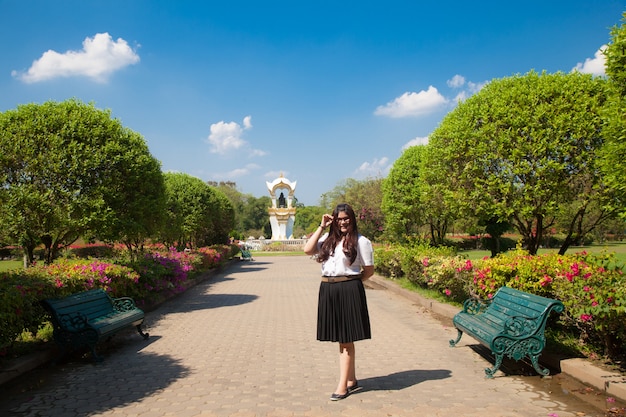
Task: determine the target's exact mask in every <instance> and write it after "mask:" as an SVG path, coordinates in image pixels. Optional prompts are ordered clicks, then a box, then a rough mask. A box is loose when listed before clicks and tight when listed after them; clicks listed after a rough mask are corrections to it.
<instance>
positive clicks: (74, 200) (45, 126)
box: [0, 100, 160, 263]
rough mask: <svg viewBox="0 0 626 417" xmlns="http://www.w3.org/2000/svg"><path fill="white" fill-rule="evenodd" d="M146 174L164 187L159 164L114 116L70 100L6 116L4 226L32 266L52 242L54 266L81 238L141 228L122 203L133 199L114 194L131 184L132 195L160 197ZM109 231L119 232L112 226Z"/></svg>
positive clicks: (0, 145) (0, 118)
mask: <svg viewBox="0 0 626 417" xmlns="http://www.w3.org/2000/svg"><path fill="white" fill-rule="evenodd" d="M137 159H139V160H137ZM146 168H147V169H148V170H147V171H146V172H144V171H142V170H143V169H146ZM144 174H145V176H146V178H147V179H148V180H156V181H157V182H158V177H159V175H160V171H159V169H158V163H157V162H156V161H155V160H154V159H153V158H152V157H151V156H150V154H149V152H148V150H147V147H146V146H145V143H143V140H142V139H141V138H140V137H139V136H138V135H137V134H136V133H134V132H132V131H130V130H129V129H126V128H124V127H123V126H122V124H121V123H120V122H119V121H118V120H116V119H113V118H112V117H111V114H110V112H109V111H105V110H99V109H97V108H95V107H94V106H93V105H92V104H84V103H82V102H80V101H78V100H67V101H64V102H60V103H59V102H53V101H49V102H46V103H43V104H26V105H21V106H18V108H17V109H15V110H9V111H6V112H4V113H1V114H0V203H1V204H0V206H1V208H0V224H2V228H3V229H4V233H5V234H6V235H8V236H9V237H10V239H11V240H12V241H13V242H15V243H17V244H20V245H22V246H23V247H24V248H25V252H26V255H27V261H28V262H32V261H33V260H34V259H33V249H34V248H35V247H36V246H37V245H40V244H43V245H44V247H45V261H46V262H48V263H50V262H52V260H53V259H54V257H55V256H56V254H57V252H58V251H59V250H60V249H62V248H63V247H65V246H68V245H70V244H71V243H73V242H75V241H76V240H77V239H78V238H79V237H81V236H84V235H86V234H89V233H98V232H102V231H103V230H105V229H106V228H107V225H110V224H112V223H116V222H119V224H122V223H124V224H131V223H132V222H136V223H135V225H138V224H139V223H141V222H142V221H143V219H142V218H141V216H140V215H139V217H136V216H137V215H138V213H137V212H136V211H135V210H132V209H131V210H126V208H127V207H128V206H126V208H125V207H123V206H122V204H127V205H132V204H133V202H132V201H124V202H121V201H116V196H115V195H114V192H113V190H116V189H124V190H125V191H124V192H126V194H125V195H126V196H128V197H129V198H130V197H131V196H129V193H128V187H127V186H128V184H127V183H126V181H127V180H129V179H130V181H131V182H132V181H134V183H133V184H132V188H133V194H132V198H137V199H142V198H144V197H146V196H148V195H150V197H147V198H148V199H149V200H150V201H153V200H154V201H156V200H158V196H156V195H155V194H154V193H157V194H158V193H159V192H160V191H159V190H158V187H157V188H153V184H148V182H147V181H144V182H142V181H135V180H136V178H137V177H138V176H141V175H144ZM144 201H145V200H144ZM133 216H135V217H133ZM146 227H147V226H146ZM138 230H139V227H138V228H137V229H133V230H129V233H131V234H135V233H138V232H137V231H138ZM118 231H119V229H118ZM107 233H108V235H109V236H111V237H113V235H114V234H115V233H114V232H113V229H112V228H111V229H109V230H108V232H107ZM129 236H130V235H129Z"/></svg>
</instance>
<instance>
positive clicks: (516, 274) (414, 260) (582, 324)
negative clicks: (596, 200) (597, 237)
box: [375, 247, 626, 359]
mask: <svg viewBox="0 0 626 417" xmlns="http://www.w3.org/2000/svg"><path fill="white" fill-rule="evenodd" d="M375 257H376V270H377V272H378V273H380V274H383V275H386V276H389V277H406V278H408V279H409V280H410V281H411V282H413V283H414V284H416V285H418V286H420V287H423V288H431V289H435V290H437V291H439V292H441V293H443V294H445V295H446V296H447V297H448V298H449V299H450V300H454V301H457V302H460V301H463V300H464V299H467V298H469V297H479V298H484V299H488V298H490V297H492V296H493V295H494V294H495V292H496V291H497V290H498V288H500V287H502V286H509V287H512V288H516V289H519V290H522V291H526V292H529V293H533V294H537V295H542V296H545V297H549V298H556V299H559V300H561V301H562V302H563V304H565V307H566V309H565V312H564V313H563V314H562V315H561V316H559V318H558V325H559V328H560V329H561V330H563V331H567V332H568V333H569V334H574V335H575V337H576V338H578V339H579V340H580V343H581V348H585V349H588V350H590V351H595V352H599V353H601V354H603V355H605V356H606V357H608V358H611V359H618V358H621V357H622V356H624V355H625V354H626V348H625V347H624V346H625V343H624V341H626V282H625V280H624V278H625V277H624V272H623V266H622V265H619V264H617V263H616V261H615V259H614V257H613V256H612V255H608V254H603V255H591V254H588V253H585V252H581V253H575V254H572V255H558V254H556V253H551V254H545V255H536V256H530V255H528V253H526V252H525V251H522V250H514V251H510V252H507V253H503V254H500V255H499V256H497V257H495V258H485V259H482V260H478V261H470V260H467V259H464V258H463V257H461V256H457V255H442V254H439V253H433V251H432V250H430V249H428V248H424V247H419V248H412V249H407V248H398V247H385V248H379V249H377V250H376V253H375Z"/></svg>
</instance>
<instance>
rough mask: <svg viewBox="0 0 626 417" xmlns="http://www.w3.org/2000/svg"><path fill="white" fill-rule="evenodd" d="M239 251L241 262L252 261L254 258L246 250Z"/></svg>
mask: <svg viewBox="0 0 626 417" xmlns="http://www.w3.org/2000/svg"><path fill="white" fill-rule="evenodd" d="M240 250H241V260H242V261H254V258H253V257H252V253H250V250H248V249H244V248H242V249H240Z"/></svg>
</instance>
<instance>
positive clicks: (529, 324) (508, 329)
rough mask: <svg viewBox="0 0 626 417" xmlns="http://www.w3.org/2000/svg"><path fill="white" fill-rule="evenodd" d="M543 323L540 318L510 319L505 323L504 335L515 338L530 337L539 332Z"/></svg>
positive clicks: (518, 317)
mask: <svg viewBox="0 0 626 417" xmlns="http://www.w3.org/2000/svg"><path fill="white" fill-rule="evenodd" d="M541 323H542V321H541V320H540V319H539V318H538V317H523V316H514V317H510V318H509V319H508V320H507V321H506V322H505V323H504V330H503V332H502V333H503V334H506V335H509V336H513V337H522V336H529V335H532V334H534V333H535V332H536V331H537V329H538V328H539V326H541Z"/></svg>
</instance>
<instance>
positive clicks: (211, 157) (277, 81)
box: [0, 0, 626, 205]
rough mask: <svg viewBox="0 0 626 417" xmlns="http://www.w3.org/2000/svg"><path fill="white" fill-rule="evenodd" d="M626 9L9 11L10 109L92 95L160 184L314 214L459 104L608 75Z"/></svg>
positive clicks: (320, 5)
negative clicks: (520, 86) (274, 185)
mask: <svg viewBox="0 0 626 417" xmlns="http://www.w3.org/2000/svg"><path fill="white" fill-rule="evenodd" d="M624 11H626V0H567V1H564V0H549V1H548V0H542V1H535V0H527V1H525V2H506V1H502V0H498V1H475V2H469V1H452V0H450V1H435V2H433V1H429V2H421V1H418V0H407V1H396V0H387V1H368V0H361V1H340V0H335V1H325V0H319V1H306V0H301V1H293V0H290V1H283V0H280V1H272V0H266V1H246V0H229V1H224V0H220V1H210V0H207V1H185V0H176V1H174V0H171V1H170V0H168V1H165V0H158V1H149V0H122V1H118V0H107V1H95V0H93V1H92V0H80V1H69V0H66V1H52V0H47V1H44V0H0V36H1V39H2V40H3V41H2V43H0V54H1V56H2V59H1V60H0V111H6V110H9V109H14V108H16V107H17V106H18V105H20V104H26V103H42V102H44V101H47V100H56V101H63V100H66V99H68V98H73V97H74V98H78V99H80V100H82V101H84V102H93V103H94V104H95V105H96V107H98V108H102V109H109V110H111V113H112V115H113V116H114V117H115V118H118V119H120V120H121V122H122V123H123V124H124V126H126V127H128V128H130V129H132V130H134V131H136V132H138V133H140V134H141V135H142V136H143V137H144V138H145V139H146V141H147V143H148V146H149V148H150V151H151V153H152V154H153V155H154V156H155V157H156V158H157V159H158V160H160V161H161V163H162V168H163V171H177V172H185V173H188V174H190V175H193V176H196V177H199V178H201V179H203V180H205V181H209V180H211V181H234V182H236V183H237V185H238V189H239V190H240V191H241V192H244V193H248V194H252V195H254V196H255V197H261V196H264V195H269V193H268V191H267V187H266V181H272V180H273V179H275V178H277V177H278V176H279V175H280V174H281V173H282V174H283V175H284V176H285V177H286V178H287V179H289V180H290V181H292V182H297V186H296V190H295V195H296V197H297V198H298V199H299V201H300V202H302V203H304V204H305V205H316V204H318V202H319V197H320V196H321V195H322V194H323V193H325V192H327V191H330V190H332V189H333V188H334V187H335V186H336V185H337V184H338V183H339V182H340V181H342V180H344V179H346V178H355V179H365V178H368V177H379V176H385V175H386V174H387V172H388V170H389V168H390V167H391V166H392V165H393V162H394V161H395V160H396V159H397V158H398V157H399V156H400V155H401V153H402V150H403V149H404V148H405V147H406V146H409V145H410V144H415V143H426V141H427V140H428V139H427V138H428V135H429V134H430V133H431V132H432V131H433V130H434V129H435V128H436V127H437V125H438V124H439V123H440V122H441V120H442V118H443V117H444V116H445V115H446V114H447V113H448V112H450V111H451V110H452V109H454V107H455V106H456V104H457V103H458V101H459V100H462V99H463V98H465V97H468V96H470V95H471V94H473V93H475V92H476V91H479V90H480V88H481V87H482V86H484V85H485V83H487V82H488V81H489V80H492V79H494V78H502V77H506V76H511V75H514V74H524V73H527V72H528V71H530V70H536V71H542V70H546V71H548V72H556V71H563V72H569V71H572V70H573V69H574V68H577V69H578V70H580V71H583V72H591V73H594V74H598V75H600V74H602V73H603V71H604V65H603V59H602V56H601V55H600V54H598V50H599V49H600V48H602V46H603V45H605V44H606V43H607V42H609V40H610V34H609V31H610V27H612V26H614V25H616V24H619V23H620V21H621V17H622V12H624Z"/></svg>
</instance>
